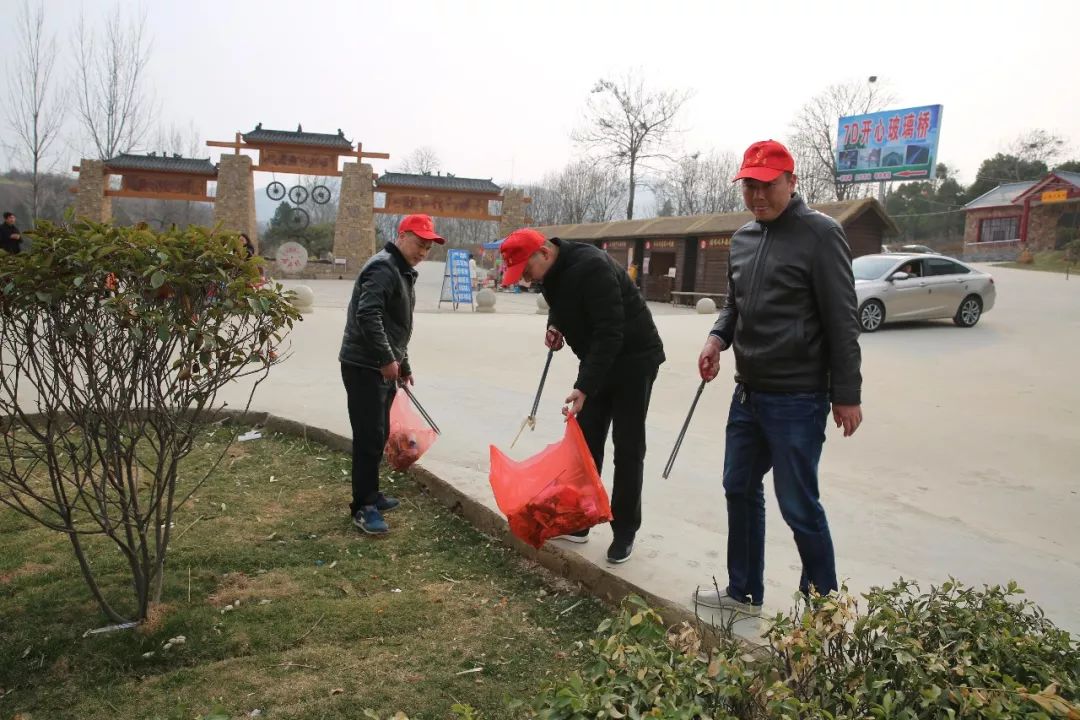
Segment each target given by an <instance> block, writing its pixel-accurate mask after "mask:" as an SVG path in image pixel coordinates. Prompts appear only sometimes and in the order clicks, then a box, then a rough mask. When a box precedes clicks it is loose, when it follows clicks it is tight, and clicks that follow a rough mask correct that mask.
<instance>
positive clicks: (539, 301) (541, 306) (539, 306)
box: [536, 295, 551, 315]
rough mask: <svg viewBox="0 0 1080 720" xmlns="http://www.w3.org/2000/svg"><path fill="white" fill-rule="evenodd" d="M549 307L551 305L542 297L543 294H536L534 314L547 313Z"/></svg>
mask: <svg viewBox="0 0 1080 720" xmlns="http://www.w3.org/2000/svg"><path fill="white" fill-rule="evenodd" d="M550 309H551V307H550V306H549V305H548V304H547V300H545V299H544V296H543V295H537V296H536V314H537V315H547V314H548V310H550Z"/></svg>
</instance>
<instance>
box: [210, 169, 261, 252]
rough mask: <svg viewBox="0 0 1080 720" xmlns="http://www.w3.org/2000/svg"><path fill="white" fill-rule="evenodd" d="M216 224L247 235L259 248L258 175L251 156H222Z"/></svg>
mask: <svg viewBox="0 0 1080 720" xmlns="http://www.w3.org/2000/svg"><path fill="white" fill-rule="evenodd" d="M214 224H216V225H218V226H220V227H221V228H222V229H223V230H231V231H233V232H242V233H247V236H248V237H249V238H251V242H252V243H254V244H255V247H256V248H258V247H259V240H258V237H257V236H256V234H257V230H258V224H257V223H256V221H255V175H254V173H253V172H252V170H251V158H250V157H248V156H247V155H222V156H221V161H220V162H219V163H218V177H217V197H216V199H215V201H214Z"/></svg>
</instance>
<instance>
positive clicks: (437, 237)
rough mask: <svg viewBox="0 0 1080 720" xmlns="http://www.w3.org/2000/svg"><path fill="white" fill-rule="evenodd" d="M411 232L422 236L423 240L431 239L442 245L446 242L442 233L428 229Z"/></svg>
mask: <svg viewBox="0 0 1080 720" xmlns="http://www.w3.org/2000/svg"><path fill="white" fill-rule="evenodd" d="M409 232H411V233H412V234H413V235H415V236H416V237H418V238H420V239H421V240H431V241H432V242H437V243H439V244H440V245H445V244H446V240H445V239H443V237H442V236H441V235H436V234H435V233H433V232H428V231H427V230H410V231H409Z"/></svg>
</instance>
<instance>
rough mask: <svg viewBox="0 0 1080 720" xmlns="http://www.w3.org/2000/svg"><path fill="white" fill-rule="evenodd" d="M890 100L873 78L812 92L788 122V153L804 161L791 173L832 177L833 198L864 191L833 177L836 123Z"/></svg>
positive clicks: (879, 108)
mask: <svg viewBox="0 0 1080 720" xmlns="http://www.w3.org/2000/svg"><path fill="white" fill-rule="evenodd" d="M892 102H893V96H892V94H891V93H890V92H889V90H888V89H887V88H886V87H885V86H883V85H882V84H880V83H879V82H877V78H876V77H873V78H871V79H870V81H868V82H867V81H851V82H847V83H841V84H837V85H830V86H829V87H827V88H826V89H825V90H824V91H822V92H821V93H819V94H817V95H815V96H814V97H813V98H811V99H810V101H809V102H807V103H806V104H805V105H803V107H802V109H801V110H800V111H799V114H798V116H797V117H796V118H795V121H794V122H793V123H792V125H791V129H792V135H791V139H790V141H789V144H790V145H791V146H792V148H791V150H792V154H793V155H795V156H797V157H801V158H802V159H803V162H804V164H803V165H802V166H800V165H798V164H796V166H795V174H796V175H797V176H799V178H800V180H802V177H803V175H809V176H810V179H811V180H812V181H818V180H820V179H821V178H822V177H826V176H827V177H829V178H833V180H832V183H833V188H832V195H833V197H835V198H836V199H837V200H847V199H849V198H852V197H856V196H857V195H859V194H860V193H861V192H864V190H863V188H862V187H860V186H859V185H857V184H855V183H841V182H836V180H835V177H836V162H837V157H836V133H837V124H838V121H839V120H840V118H841V117H843V116H845V115H861V114H864V113H869V112H877V111H879V110H884V109H885V108H886V107H887V106H888V105H889V104H891V103H892ZM807 162H809V166H807V164H806V163H807ZM800 184H802V183H800ZM815 190H817V188H815ZM820 199H831V198H820Z"/></svg>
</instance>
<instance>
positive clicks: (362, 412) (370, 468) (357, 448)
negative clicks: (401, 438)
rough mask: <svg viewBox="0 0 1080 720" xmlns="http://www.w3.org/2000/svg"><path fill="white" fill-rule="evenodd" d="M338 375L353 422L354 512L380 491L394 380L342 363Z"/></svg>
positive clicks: (369, 501) (393, 393)
mask: <svg viewBox="0 0 1080 720" xmlns="http://www.w3.org/2000/svg"><path fill="white" fill-rule="evenodd" d="M341 379H342V381H343V382H344V383H345V393H346V395H347V396H348V402H349V424H350V425H352V504H350V505H349V509H350V511H351V512H352V514H353V515H355V514H356V511H357V510H359V509H360V506H361V505H374V504H375V498H376V496H377V495H378V494H379V465H380V464H381V463H382V457H383V449H384V448H386V440H387V438H388V437H389V436H390V406H391V405H392V404H393V402H394V395H395V393H396V392H397V384H396V383H393V382H388V381H386V380H384V379H383V376H382V374H381V373H380V372H379V371H378V370H370V369H368V368H362V367H357V366H356V365H348V364H346V363H341Z"/></svg>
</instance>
